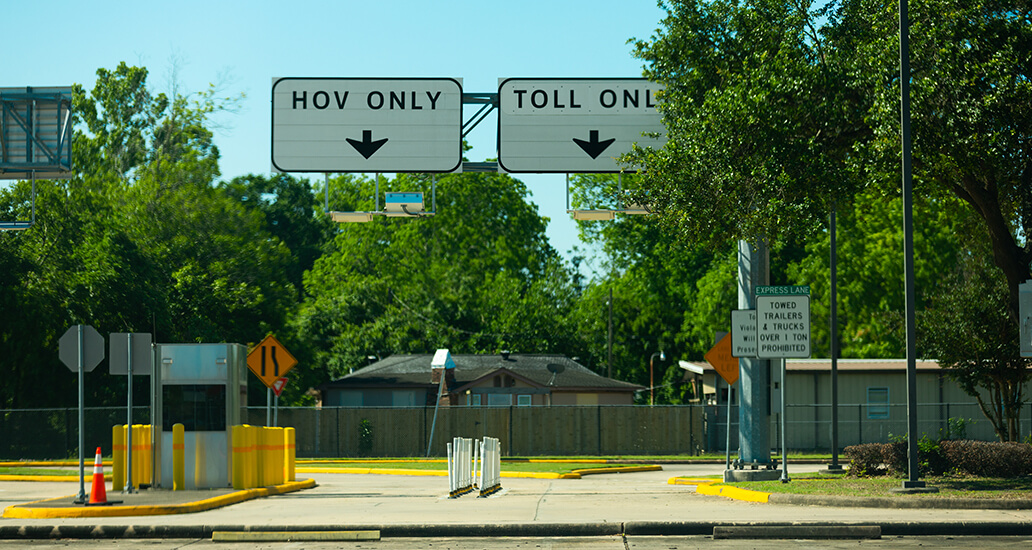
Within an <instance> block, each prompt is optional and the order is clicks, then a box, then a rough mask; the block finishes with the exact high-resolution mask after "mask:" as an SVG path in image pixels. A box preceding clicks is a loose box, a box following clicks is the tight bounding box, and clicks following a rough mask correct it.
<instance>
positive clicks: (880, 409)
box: [867, 388, 889, 418]
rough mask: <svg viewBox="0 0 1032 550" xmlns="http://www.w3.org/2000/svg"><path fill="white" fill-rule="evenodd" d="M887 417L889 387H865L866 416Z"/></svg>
mask: <svg viewBox="0 0 1032 550" xmlns="http://www.w3.org/2000/svg"><path fill="white" fill-rule="evenodd" d="M888 417H889V388H867V418H888Z"/></svg>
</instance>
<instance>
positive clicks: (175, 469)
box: [172, 424, 186, 491]
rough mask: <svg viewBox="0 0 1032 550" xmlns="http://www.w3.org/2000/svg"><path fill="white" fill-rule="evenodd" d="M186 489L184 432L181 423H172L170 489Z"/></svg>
mask: <svg viewBox="0 0 1032 550" xmlns="http://www.w3.org/2000/svg"><path fill="white" fill-rule="evenodd" d="M184 489H186V433H185V430H184V427H183V425H182V424H173V425H172V490H173V491H182V490H184Z"/></svg>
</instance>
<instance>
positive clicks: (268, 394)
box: [265, 388, 272, 426]
mask: <svg viewBox="0 0 1032 550" xmlns="http://www.w3.org/2000/svg"><path fill="white" fill-rule="evenodd" d="M265 425H266V426H272V388H265Z"/></svg>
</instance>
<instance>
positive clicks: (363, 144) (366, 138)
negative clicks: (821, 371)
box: [348, 130, 597, 160]
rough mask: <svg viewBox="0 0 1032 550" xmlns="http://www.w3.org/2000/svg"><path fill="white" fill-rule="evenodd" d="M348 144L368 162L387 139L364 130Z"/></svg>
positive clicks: (349, 139) (349, 140)
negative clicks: (374, 138)
mask: <svg viewBox="0 0 1032 550" xmlns="http://www.w3.org/2000/svg"><path fill="white" fill-rule="evenodd" d="M596 133H597V132H596ZM348 143H350V144H351V146H352V147H354V148H355V150H356V151H358V154H360V155H362V156H363V157H364V158H365V159H367V160H368V159H369V157H371V156H373V155H374V154H376V152H377V151H378V150H380V147H383V144H384V143H387V138H383V139H378V140H376V141H373V131H372V130H362V141H358V140H357V139H351V138H348ZM589 154H590V153H589Z"/></svg>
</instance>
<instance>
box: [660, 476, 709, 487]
mask: <svg viewBox="0 0 1032 550" xmlns="http://www.w3.org/2000/svg"><path fill="white" fill-rule="evenodd" d="M719 481H720V480H719V479H703V478H690V477H672V478H670V479H668V480H667V483H668V484H670V485H702V484H707V483H717V482H719Z"/></svg>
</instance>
